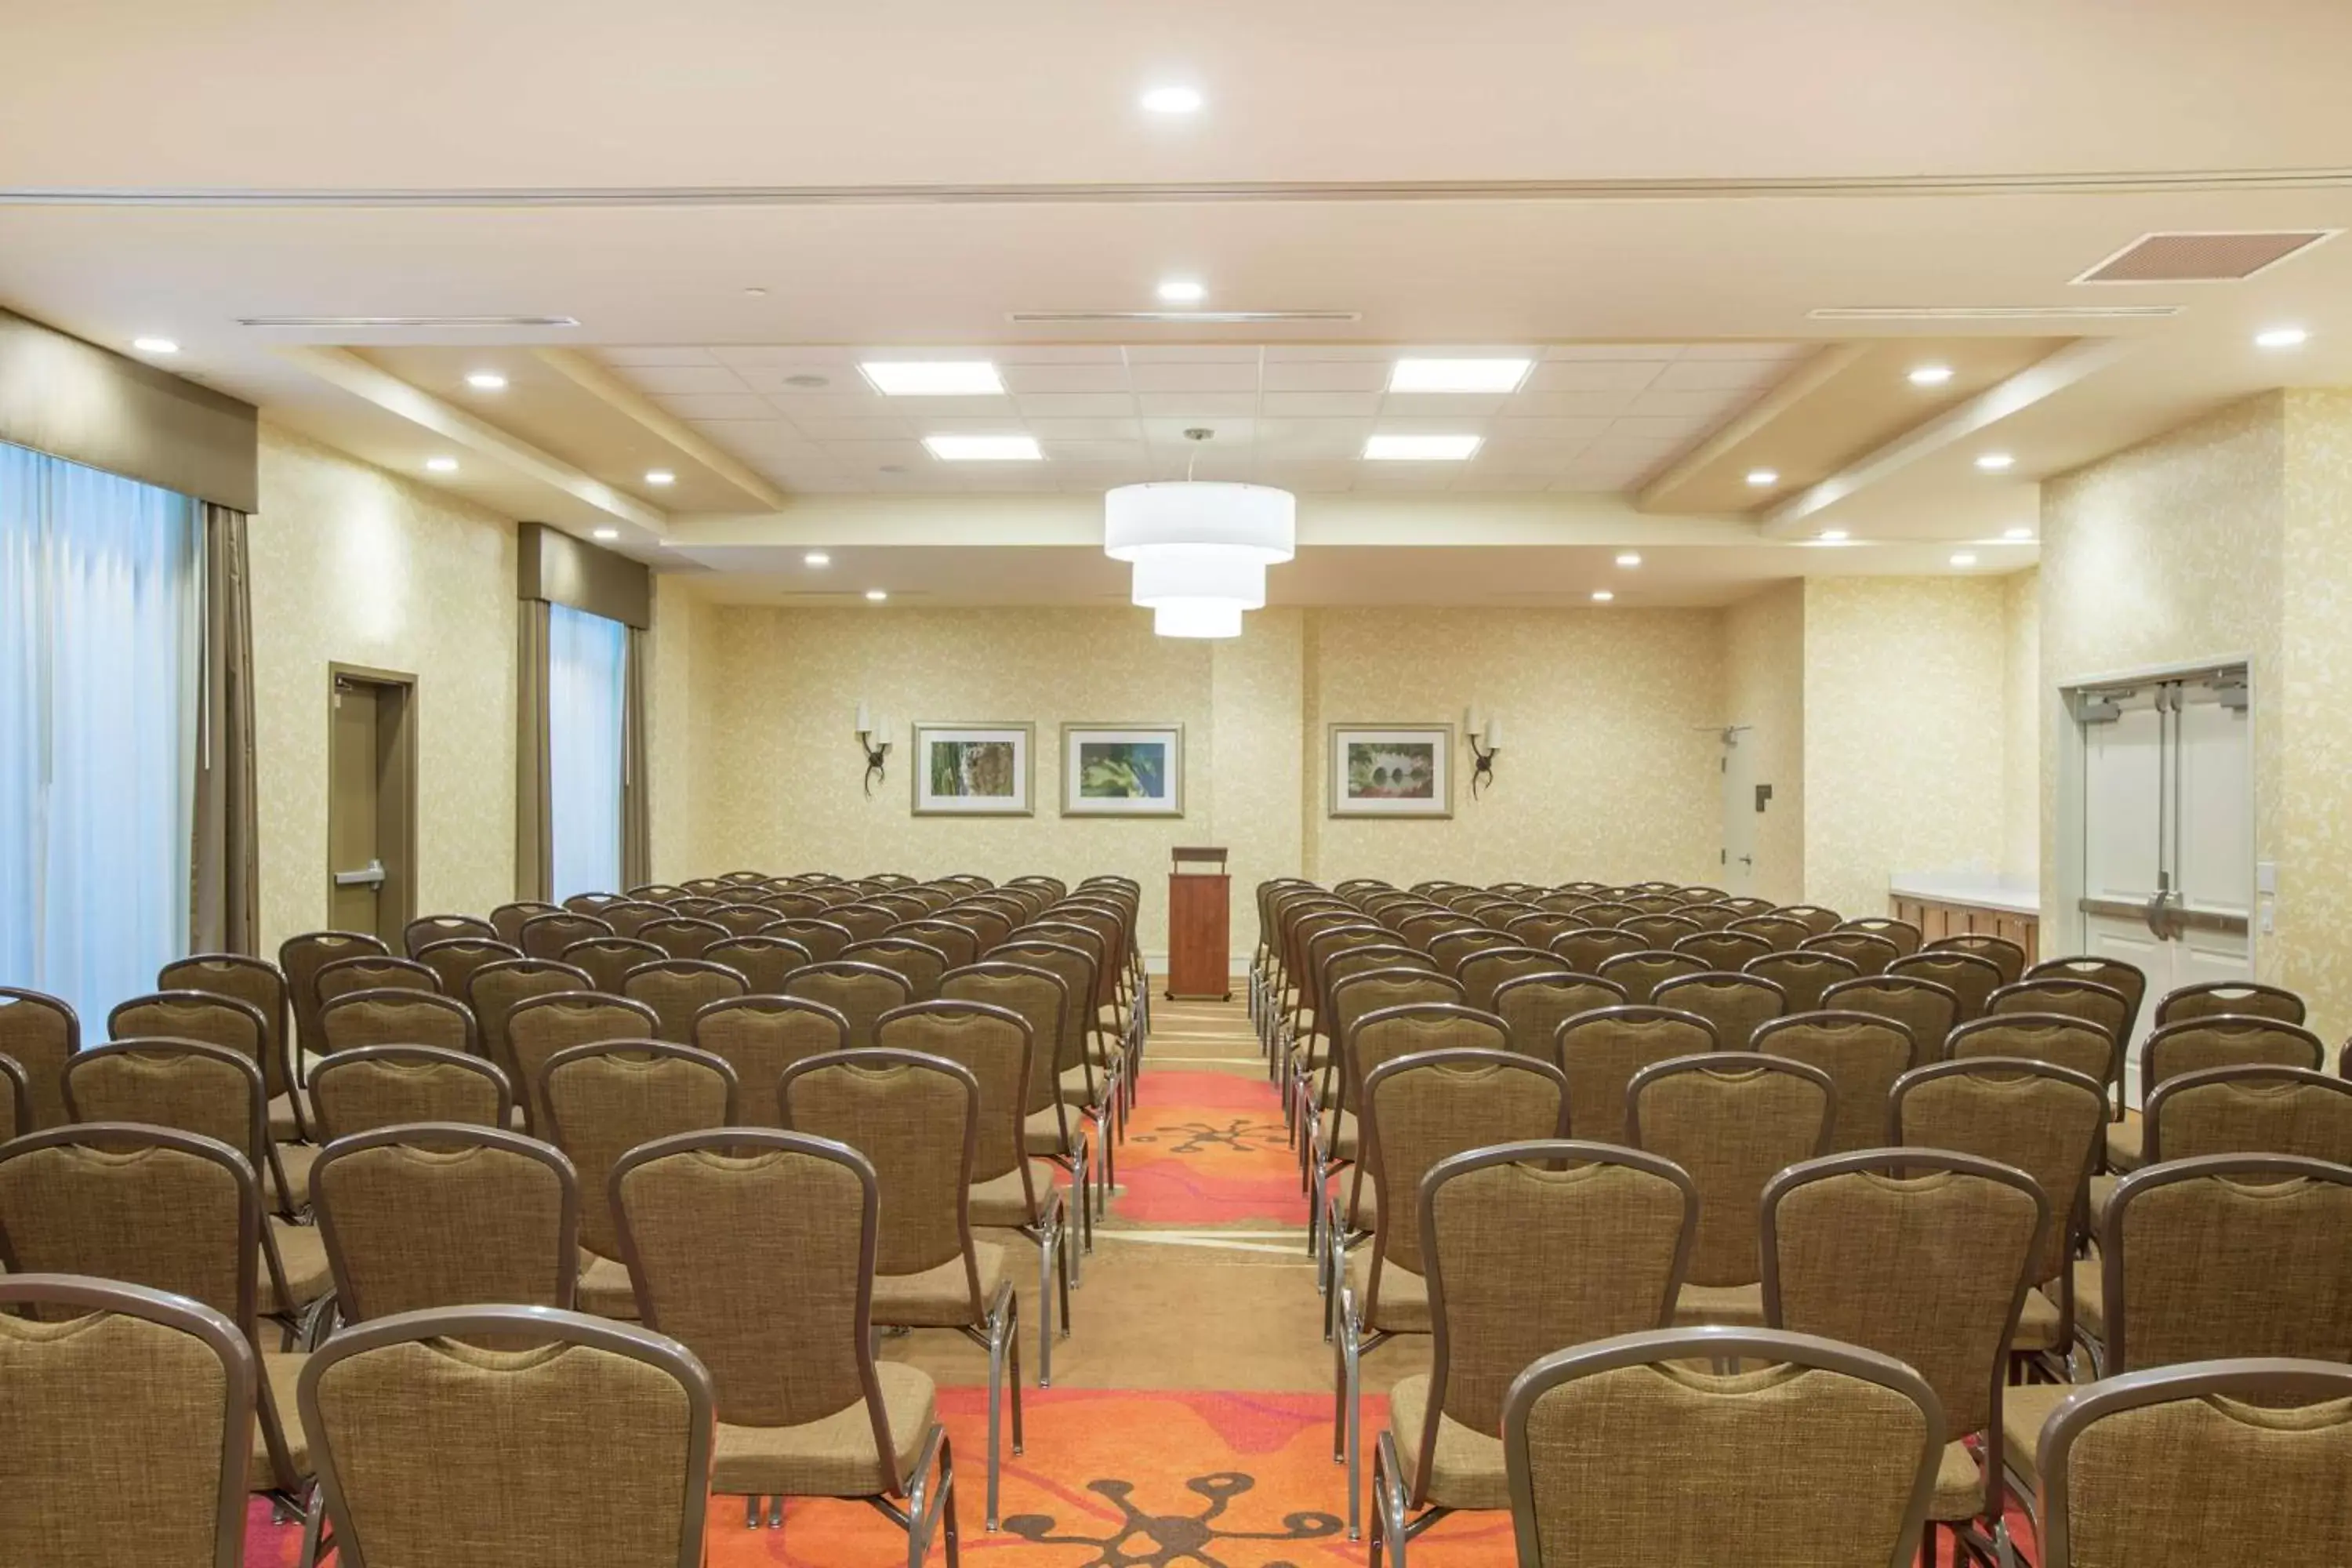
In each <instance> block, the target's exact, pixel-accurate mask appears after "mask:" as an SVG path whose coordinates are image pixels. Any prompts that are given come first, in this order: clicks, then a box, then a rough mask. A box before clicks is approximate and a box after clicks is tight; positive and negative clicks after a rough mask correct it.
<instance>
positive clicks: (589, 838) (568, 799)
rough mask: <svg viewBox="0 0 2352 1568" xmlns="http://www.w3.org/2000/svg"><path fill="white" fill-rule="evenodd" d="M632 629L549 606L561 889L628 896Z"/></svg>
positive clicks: (550, 748) (553, 812)
mask: <svg viewBox="0 0 2352 1568" xmlns="http://www.w3.org/2000/svg"><path fill="white" fill-rule="evenodd" d="M628 647H629V628H628V627H627V626H623V625H622V624H621V623H620V622H618V621H614V620H607V619H605V618H604V616H592V615H590V614H589V613H588V612H587V611H585V610H575V609H572V608H571V607H569V606H568V605H550V606H549V607H548V619H547V753H548V809H549V818H550V822H551V828H552V833H551V837H552V838H553V840H554V850H555V858H554V866H553V872H554V890H555V897H556V898H557V899H558V900H562V899H568V898H570V897H571V896H572V894H574V893H615V892H618V891H620V890H621V712H622V708H623V705H624V703H625V700H626V698H625V687H626V676H627V663H628Z"/></svg>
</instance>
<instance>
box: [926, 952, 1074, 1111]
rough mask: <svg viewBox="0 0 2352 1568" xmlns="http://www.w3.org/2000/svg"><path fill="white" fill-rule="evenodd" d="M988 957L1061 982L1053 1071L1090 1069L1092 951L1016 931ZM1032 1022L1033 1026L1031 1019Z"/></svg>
mask: <svg viewBox="0 0 2352 1568" xmlns="http://www.w3.org/2000/svg"><path fill="white" fill-rule="evenodd" d="M988 959H989V962H990V963H1013V964H1018V965H1020V966H1021V967H1022V968H1024V969H1036V970H1043V971H1045V973H1048V974H1051V975H1053V976H1054V977H1055V979H1057V980H1059V981H1060V982H1061V983H1062V1017H1061V1023H1060V1025H1059V1026H1058V1027H1057V1028H1056V1029H1055V1033H1054V1064H1055V1066H1054V1070H1055V1073H1056V1074H1059V1073H1066V1072H1072V1071H1087V1070H1090V1066H1089V1064H1090V1059H1091V1058H1088V1056H1087V1032H1088V1031H1089V1030H1090V1029H1091V1028H1092V1027H1093V1026H1094V1017H1095V1007H1094V1002H1093V1000H1092V998H1093V996H1094V994H1095V960H1094V955H1093V954H1092V953H1090V952H1087V950H1086V949H1084V948H1081V947H1074V946H1072V945H1071V944H1070V943H1068V942H1053V941H1049V940H1047V939H1045V938H1043V937H1034V936H1023V935H1021V934H1020V933H1019V932H1017V931H1016V932H1015V933H1014V934H1013V936H1012V937H1010V938H1008V939H1007V940H1005V941H1004V942H999V943H998V944H997V945H996V948H995V950H994V951H993V952H990V953H989V955H988ZM942 978H943V979H944V977H942ZM974 1000H982V1001H984V1000H988V998H984V997H982V998H974ZM1031 1026H1032V1027H1033V1028H1034V1026H1035V1023H1034V1020H1032V1023H1031ZM1057 1092H1058V1090H1057Z"/></svg>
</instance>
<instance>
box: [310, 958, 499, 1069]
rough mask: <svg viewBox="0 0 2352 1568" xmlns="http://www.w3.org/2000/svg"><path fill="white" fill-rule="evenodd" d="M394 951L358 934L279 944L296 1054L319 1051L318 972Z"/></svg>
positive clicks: (314, 1053)
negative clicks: (366, 955)
mask: <svg viewBox="0 0 2352 1568" xmlns="http://www.w3.org/2000/svg"><path fill="white" fill-rule="evenodd" d="M499 934H500V935H502V936H503V935H505V932H504V931H501V932H500V933H499ZM506 940H507V941H509V942H512V941H514V938H513V937H511V936H509V937H507V938H506ZM391 951H392V950H391V949H390V948H388V947H386V946H384V944H383V939H382V938H381V937H374V936H370V935H368V934H367V933H365V932H363V931H305V932H303V933H302V934H301V935H299V936H289V937H288V938H287V939H286V940H285V941H284V942H280V943H278V973H280V974H283V975H284V976H286V1005H287V1007H288V1009H289V1011H290V1012H291V1014H292V1015H293V1019H294V1048H295V1049H296V1050H297V1051H307V1052H310V1053H311V1054H313V1055H316V1054H317V1052H318V1049H319V988H318V979H319V971H320V970H321V969H324V968H325V967H326V966H327V965H328V964H330V963H334V962H335V961H336V960H338V959H343V958H350V957H352V956H354V955H356V954H359V953H369V952H374V953H388V952H391Z"/></svg>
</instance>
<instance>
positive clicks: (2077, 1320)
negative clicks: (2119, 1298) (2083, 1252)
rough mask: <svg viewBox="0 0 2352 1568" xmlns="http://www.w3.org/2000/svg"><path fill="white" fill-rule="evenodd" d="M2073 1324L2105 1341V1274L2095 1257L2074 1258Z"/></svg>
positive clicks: (2091, 1335)
mask: <svg viewBox="0 0 2352 1568" xmlns="http://www.w3.org/2000/svg"><path fill="white" fill-rule="evenodd" d="M2074 1326H2075V1327H2076V1328H2078V1329H2080V1330H2081V1331H2083V1332H2084V1333H2085V1334H2087V1335H2089V1336H2090V1337H2091V1338H2092V1339H2095V1340H2097V1341H2098V1342H2101V1343H2102V1344H2104V1343H2105V1342H2106V1338H2107V1276H2106V1272H2105V1269H2103V1268H2101V1267H2100V1266H2099V1260H2098V1259H2097V1258H2095V1257H2094V1258H2076V1259H2075V1260H2074Z"/></svg>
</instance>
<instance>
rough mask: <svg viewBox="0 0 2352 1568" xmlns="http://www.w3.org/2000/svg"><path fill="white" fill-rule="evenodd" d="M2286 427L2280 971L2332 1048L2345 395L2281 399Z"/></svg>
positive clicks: (2344, 582) (2348, 1020)
mask: <svg viewBox="0 0 2352 1568" xmlns="http://www.w3.org/2000/svg"><path fill="white" fill-rule="evenodd" d="M2284 418H2285V456H2286V473H2285V493H2284V507H2285V511H2284V525H2285V526H2284V535H2285V537H2284V546H2283V550H2282V554H2281V560H2280V584H2281V589H2282V594H2283V597H2284V605H2283V608H2282V611H2281V613H2280V615H2279V617H2278V618H2279V621H2280V623H2281V625H2282V634H2281V635H2282V637H2283V640H2284V654H2285V660H2284V662H2285V680H2284V689H2283V690H2282V691H2281V693H2280V697H2281V700H2280V702H2279V704H2278V706H2279V709H2280V713H2279V721H2278V726H2277V730H2278V733H2279V734H2280V736H2281V737H2282V743H2281V751H2282V757H2281V761H2282V762H2283V763H2284V769H2285V773H2284V778H2283V779H2282V780H2281V784H2280V790H2279V795H2280V800H2279V816H2280V831H2279V835H2278V840H2277V846H2278V847H2277V853H2276V858H2277V860H2278V863H2279V905H2278V907H2279V914H2280V919H2279V926H2280V932H2281V935H2282V937H2283V938H2284V942H2282V943H2281V946H2282V949H2283V951H2282V952H2280V953H2279V955H2278V962H2279V964H2280V966H2281V968H2282V970H2283V971H2284V973H2286V974H2288V975H2289V976H2290V977H2291V978H2290V984H2294V986H2295V987H2296V988H2297V989H2298V990H2300V991H2302V992H2303V994H2304V995H2305V999H2306V1000H2307V1001H2308V1002H2309V1003H2310V1005H2311V1009H2312V1019H2313V1024H2314V1026H2315V1028H2317V1029H2318V1030H2319V1031H2320V1037H2321V1038H2323V1039H2325V1040H2327V1041H2328V1042H2329V1043H2331V1044H2333V1043H2335V1042H2336V1041H2337V1040H2338V1039H2340V1038H2342V1037H2343V1036H2344V1034H2345V1033H2346V1031H2347V1030H2352V944H2347V933H2352V724H2347V722H2346V715H2347V712H2352V552H2347V542H2352V391H2345V390H2340V389H2339V390H2335V391H2310V392H2304V391H2296V392H2289V393H2288V394H2287V395H2286V396H2285V400H2284ZM2257 719H2258V721H2259V713H2258V714H2257Z"/></svg>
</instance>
